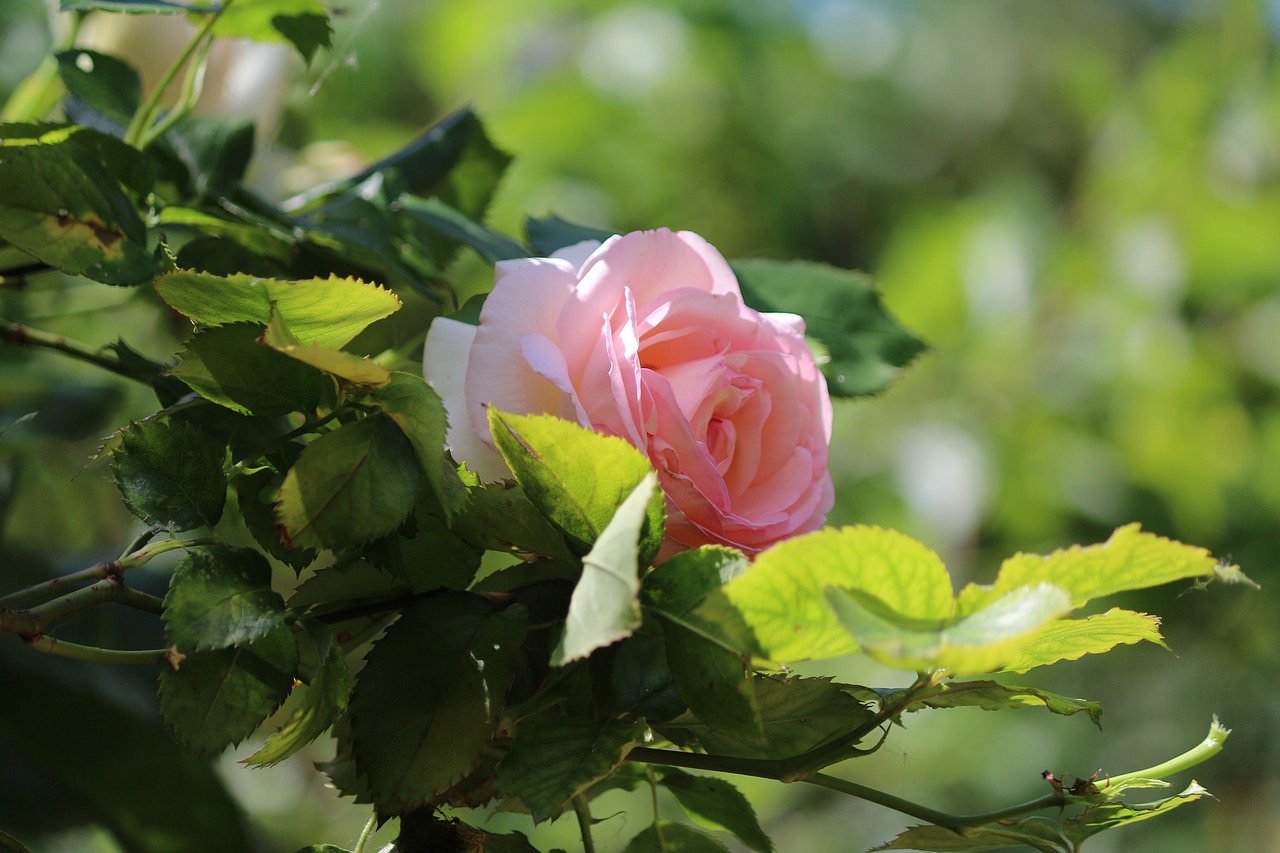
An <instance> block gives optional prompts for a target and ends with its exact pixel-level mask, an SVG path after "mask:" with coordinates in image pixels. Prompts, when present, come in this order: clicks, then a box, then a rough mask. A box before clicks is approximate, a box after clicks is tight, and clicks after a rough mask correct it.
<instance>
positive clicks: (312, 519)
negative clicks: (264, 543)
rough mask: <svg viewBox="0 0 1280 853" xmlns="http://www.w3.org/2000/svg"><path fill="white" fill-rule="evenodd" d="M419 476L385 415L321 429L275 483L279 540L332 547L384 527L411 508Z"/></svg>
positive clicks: (378, 533) (294, 545)
mask: <svg viewBox="0 0 1280 853" xmlns="http://www.w3.org/2000/svg"><path fill="white" fill-rule="evenodd" d="M420 476H421V474H420V472H419V468H418V465H417V462H416V460H415V459H414V456H413V446H412V445H411V444H409V440H408V439H406V438H405V437H404V433H402V432H400V429H399V428H398V427H397V426H396V425H395V424H394V423H393V422H392V421H391V420H390V419H389V418H387V417H386V416H385V415H381V414H376V415H370V416H369V417H366V418H364V419H362V420H359V421H356V422H355V423H350V424H344V425H342V426H341V427H339V428H338V429H335V430H333V431H331V432H327V433H325V434H323V435H321V436H320V437H319V438H317V439H315V440H314V441H312V442H311V443H310V444H308V445H307V448H306V450H304V451H302V456H301V457H299V459H298V462H297V464H295V465H294V466H293V467H292V468H290V469H289V473H288V474H287V475H286V476H285V478H284V483H283V484H282V485H281V486H280V498H279V500H278V501H277V503H276V521H277V522H278V523H279V525H280V527H281V531H282V535H283V537H284V541H285V544H286V545H287V546H289V547H291V548H340V547H343V546H346V545H359V544H361V543H364V542H368V541H370V540H372V539H376V538H378V537H379V536H383V535H385V534H387V533H390V532H391V531H392V530H395V529H396V528H397V527H399V526H400V522H402V521H404V519H405V517H406V516H407V515H408V514H409V513H410V512H412V511H413V507H414V501H415V498H416V495H417V490H418V480H419V478H420Z"/></svg>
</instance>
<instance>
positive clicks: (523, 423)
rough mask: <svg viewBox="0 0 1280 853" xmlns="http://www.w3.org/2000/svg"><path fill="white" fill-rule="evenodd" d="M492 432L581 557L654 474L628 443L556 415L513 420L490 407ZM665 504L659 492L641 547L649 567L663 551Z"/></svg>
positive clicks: (519, 478)
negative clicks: (641, 482) (635, 490)
mask: <svg viewBox="0 0 1280 853" xmlns="http://www.w3.org/2000/svg"><path fill="white" fill-rule="evenodd" d="M489 428H490V430H491V431H492V432H493V438H494V443H495V444H496V445H497V447H498V449H499V450H500V451H501V452H502V455H503V458H505V459H506V460H507V465H508V466H510V468H511V470H512V471H513V472H514V473H515V475H516V480H517V481H519V483H520V485H521V486H522V487H523V488H524V493H525V495H526V496H527V497H528V498H529V500H530V501H532V502H533V505H534V506H536V507H537V508H538V510H539V511H541V512H542V514H543V515H545V516H546V517H547V518H548V519H550V520H551V522H552V523H553V524H555V525H556V526H557V527H559V528H560V529H561V530H563V531H564V532H565V534H566V535H567V536H568V537H569V543H570V545H571V546H572V547H574V548H575V550H577V551H578V553H583V552H585V551H587V550H588V549H590V547H591V545H592V543H594V542H595V541H596V539H597V538H598V537H599V536H600V534H601V533H602V532H603V531H604V528H605V525H607V524H608V523H609V521H610V519H612V518H613V515H614V511H615V510H616V509H617V508H618V507H619V506H620V505H621V504H622V501H623V500H624V499H625V498H626V497H627V496H628V495H630V494H631V493H632V491H633V490H634V489H635V487H636V486H637V485H639V484H640V481H641V480H643V479H644V478H645V477H646V476H648V475H649V474H650V473H651V472H652V471H653V468H652V466H650V464H649V460H648V459H647V458H645V456H644V454H643V453H641V452H640V451H639V450H636V449H635V448H634V447H632V446H631V445H630V444H628V443H627V442H626V441H624V440H623V439H621V438H616V437H614V436H605V435H600V434H599V433H595V432H591V431H590V430H587V429H583V428H582V427H580V426H578V425H577V424H574V423H570V422H569V421H565V420H561V419H560V418H555V417H551V416H549V415H530V416H522V415H508V414H505V413H503V412H500V411H498V410H497V409H496V408H495V407H493V406H490V407H489ZM664 506H665V503H664V498H663V496H662V493H661V492H660V491H655V492H654V495H653V498H652V499H651V500H650V502H649V507H648V510H647V513H646V515H647V519H648V521H647V525H646V529H645V531H644V534H643V539H642V540H641V544H640V560H641V563H642V564H643V565H648V564H649V562H651V561H652V560H653V558H654V557H655V556H657V554H658V549H659V548H660V547H662V530H663V520H664V513H663V510H664Z"/></svg>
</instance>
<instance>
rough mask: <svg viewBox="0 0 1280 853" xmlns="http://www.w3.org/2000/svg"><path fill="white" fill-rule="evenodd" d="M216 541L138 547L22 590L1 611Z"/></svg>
mask: <svg viewBox="0 0 1280 853" xmlns="http://www.w3.org/2000/svg"><path fill="white" fill-rule="evenodd" d="M154 535H155V532H154V531H148V532H147V534H144V536H145V538H150V537H151V536H154ZM134 541H135V542H137V543H141V542H143V541H145V539H144V537H143V536H140V537H138V539H136V540H134ZM212 541H213V540H211V539H164V540H161V541H160V542H152V543H151V544H150V545H147V546H145V547H141V548H138V549H137V550H135V551H133V553H130V554H126V555H125V556H123V557H121V558H120V559H118V560H108V561H107V562H105V563H97V564H95V565H92V566H90V567H89V568H87V569H81V570H80V571H78V572H71V573H70V574H66V575H62V576H61V577H56V578H52V579H50V580H47V581H44V582H42V583H38V584H32V585H31V586H29V587H27V588H25V589H20V590H18V591H17V592H13V593H10V594H9V595H6V596H4V597H2V598H0V610H3V609H5V608H9V607H13V606H14V605H15V604H21V603H23V602H24V601H37V600H40V599H45V598H49V597H51V596H53V595H55V594H58V593H60V592H61V591H62V590H64V589H68V588H70V587H73V586H78V585H80V584H82V583H86V582H88V581H97V580H103V579H104V578H110V577H118V576H120V575H122V574H123V573H124V572H126V571H128V570H129V569H136V568H139V567H140V566H144V565H146V564H147V563H149V562H151V560H152V559H154V558H155V557H158V556H160V555H161V554H163V553H165V552H166V551H174V550H177V549H179V548H198V547H200V546H201V545H207V544H209V543H210V542H212Z"/></svg>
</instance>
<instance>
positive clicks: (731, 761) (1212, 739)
mask: <svg viewBox="0 0 1280 853" xmlns="http://www.w3.org/2000/svg"><path fill="white" fill-rule="evenodd" d="M1230 733H1231V732H1230V730H1229V729H1226V728H1223V726H1222V725H1221V724H1220V723H1219V722H1218V720H1217V719H1216V718H1215V719H1214V721H1213V724H1212V726H1211V727H1210V729H1209V734H1208V736H1207V737H1206V738H1205V739H1204V740H1203V741H1202V742H1201V743H1199V744H1198V745H1196V746H1195V747H1193V748H1191V749H1189V750H1187V751H1186V752H1184V753H1183V754H1182V755H1179V756H1178V757H1176V758H1172V759H1170V760H1169V761H1165V762H1163V763H1161V764H1157V765H1155V766H1154V767H1148V768H1146V769H1144V770H1135V771H1134V772H1132V773H1125V774H1123V775H1120V776H1112V777H1111V779H1110V781H1109V783H1108V785H1107V788H1117V786H1118V785H1119V784H1120V783H1124V782H1131V781H1134V780H1139V779H1162V778H1164V777H1165V776H1171V775H1173V774H1174V773H1181V772H1182V771H1184V770H1188V769H1190V768H1192V767H1194V766H1196V765H1197V764H1200V763H1201V762H1203V761H1205V760H1207V759H1209V758H1211V757H1212V756H1214V755H1216V754H1217V753H1218V752H1219V751H1220V750H1221V749H1222V745H1223V743H1224V742H1225V741H1226V739H1227V735H1229V734H1230ZM627 760H628V761H638V762H643V763H645V764H665V765H668V766H672V767H689V768H692V769H694V770H713V771H720V772H725V773H736V774H738V775H740V776H758V777H762V778H765V779H776V780H778V781H801V782H806V783H808V784H810V785H817V786H818V787H820V788H826V789H828V790H831V791H837V792H839V793H841V794H847V795H849V796H851V797H857V798H858V799H861V800H866V801H867V802H871V803H876V804H877V805H882V806H885V807H886V808H890V809H893V810H894V811H897V812H901V813H902V814H905V815H908V816H909V817H914V818H918V819H920V820H923V821H927V822H929V823H932V824H935V825H937V826H942V827H945V828H947V829H950V830H953V831H955V832H962V831H963V830H964V829H965V828H966V827H975V826H982V825H984V824H988V823H992V822H994V821H1000V820H1008V819H1011V818H1016V817H1020V816H1021V815H1024V814H1030V813H1032V812H1037V811H1041V810H1043V809H1048V808H1055V807H1061V806H1063V805H1067V804H1070V803H1074V802H1095V801H1096V800H1097V798H1098V794H1085V795H1079V796H1077V795H1073V794H1070V793H1069V792H1066V791H1062V790H1057V791H1053V792H1051V793H1048V794H1045V795H1043V796H1040V797H1036V798H1035V799H1034V800H1028V801H1027V802H1024V803H1018V804H1017V805H1012V806H1006V807H1004V808H1001V809H996V810H994V811H989V812H982V813H980V814H968V815H956V814H949V813H947V812H942V811H938V810H937V809H931V808H929V807H928V806H923V805H920V804H919V803H915V802H912V801H910V800H904V799H902V798H901V797H895V796H894V795H892V794H888V793H885V792H884V791H880V790H877V789H875V788H869V787H867V786H866V785H860V784H858V783H857V782H851V781H849V780H847V779H840V778H837V777H835V776H829V775H827V774H825V773H815V774H813V775H812V776H808V777H806V778H803V779H798V780H788V779H785V778H783V776H782V774H781V772H780V771H781V770H783V769H784V768H785V765H786V763H787V762H783V761H770V760H765V759H754V758H730V757H726V756H719V755H704V754H700V753H693V752H681V751H678V750H670V749H654V748H651V747H638V748H636V749H633V750H631V752H629V753H628V754H627ZM1105 793H1106V792H1105V789H1104V791H1103V795H1104V796H1105ZM1118 793H1119V791H1118V790H1117V795H1118Z"/></svg>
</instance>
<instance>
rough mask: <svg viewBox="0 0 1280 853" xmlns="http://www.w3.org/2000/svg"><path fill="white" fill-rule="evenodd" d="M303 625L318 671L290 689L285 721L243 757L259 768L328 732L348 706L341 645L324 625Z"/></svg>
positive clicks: (347, 678)
mask: <svg viewBox="0 0 1280 853" xmlns="http://www.w3.org/2000/svg"><path fill="white" fill-rule="evenodd" d="M305 626H306V630H307V634H308V636H309V637H310V638H311V642H313V643H314V644H315V647H316V654H317V656H318V657H319V660H320V666H319V670H318V671H317V673H316V675H315V677H314V678H312V680H311V683H310V684H303V685H299V686H297V687H295V688H294V689H293V694H292V695H291V696H290V697H289V701H288V703H287V704H286V706H285V707H286V708H290V707H291V708H292V711H291V712H290V714H289V718H288V720H286V721H285V724H284V725H283V726H281V727H280V729H279V730H278V731H275V732H272V733H271V734H270V735H269V736H268V737H267V740H266V743H264V744H263V745H262V748H261V749H259V750H258V751H257V752H255V753H254V754H253V755H250V756H249V757H248V758H245V759H243V761H242V763H244V764H251V765H254V766H257V767H262V766H267V765H271V764H278V763H279V762H281V761H284V760H285V759H286V758H288V757H289V756H291V755H293V754H294V753H296V752H298V751H299V750H300V749H302V748H303V747H304V746H306V745H307V744H309V743H311V742H312V741H313V740H315V739H316V738H318V737H320V735H322V734H324V733H325V732H326V731H328V729H329V727H330V726H332V725H333V724H334V722H335V721H336V720H337V719H338V715H339V714H341V713H342V712H343V711H345V710H346V708H347V700H348V699H349V698H350V696H351V671H350V670H349V669H348V668H347V658H346V655H345V654H344V652H343V649H342V646H340V645H338V643H337V642H335V641H334V637H333V634H331V633H330V632H329V629H328V628H326V627H325V626H324V625H323V624H321V623H319V622H315V621H308V622H306V623H305Z"/></svg>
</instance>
